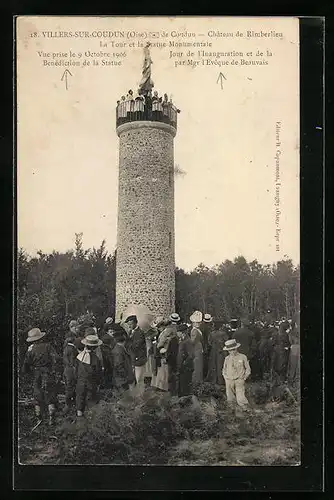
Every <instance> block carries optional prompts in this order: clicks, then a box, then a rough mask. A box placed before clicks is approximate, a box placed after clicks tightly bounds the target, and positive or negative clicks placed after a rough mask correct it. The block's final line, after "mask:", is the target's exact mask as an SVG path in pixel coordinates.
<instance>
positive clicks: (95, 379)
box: [76, 334, 102, 417]
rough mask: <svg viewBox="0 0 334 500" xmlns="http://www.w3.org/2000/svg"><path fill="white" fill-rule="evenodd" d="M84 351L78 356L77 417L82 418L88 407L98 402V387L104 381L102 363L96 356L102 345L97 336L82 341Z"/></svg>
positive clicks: (88, 336)
mask: <svg viewBox="0 0 334 500" xmlns="http://www.w3.org/2000/svg"><path fill="white" fill-rule="evenodd" d="M81 343H82V344H83V345H84V349H83V351H81V352H80V353H79V354H78V355H77V386H76V408H77V416H78V417H82V416H83V413H84V411H85V409H86V407H87V406H90V405H92V404H94V403H96V402H97V400H98V387H99V385H100V383H101V379H102V366H101V361H100V360H99V358H98V357H97V355H96V352H95V350H96V348H97V347H99V346H100V345H101V344H102V341H101V340H100V339H99V338H98V336H97V335H92V334H88V335H86V336H85V338H83V339H82V340H81Z"/></svg>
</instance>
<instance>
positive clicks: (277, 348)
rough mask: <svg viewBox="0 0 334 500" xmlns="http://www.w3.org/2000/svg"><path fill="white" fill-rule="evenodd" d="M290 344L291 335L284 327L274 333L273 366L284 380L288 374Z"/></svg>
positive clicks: (275, 371) (274, 370)
mask: <svg viewBox="0 0 334 500" xmlns="http://www.w3.org/2000/svg"><path fill="white" fill-rule="evenodd" d="M290 345H291V344H290V339H289V335H288V334H287V332H286V331H284V330H283V329H280V331H279V332H276V333H275V334H274V335H273V337H272V358H271V368H272V370H273V372H274V373H276V374H277V375H278V376H279V377H280V378H281V379H282V380H284V379H285V378H286V375H287V369H288V362H289V354H290Z"/></svg>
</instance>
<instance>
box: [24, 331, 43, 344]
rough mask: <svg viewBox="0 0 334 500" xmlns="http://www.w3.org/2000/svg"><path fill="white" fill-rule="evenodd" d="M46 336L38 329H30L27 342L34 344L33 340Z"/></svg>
mask: <svg viewBox="0 0 334 500" xmlns="http://www.w3.org/2000/svg"><path fill="white" fill-rule="evenodd" d="M44 335H46V332H41V330H40V329H39V328H32V330H29V332H28V337H27V342H34V341H35V340H39V339H41V338H42V337H44Z"/></svg>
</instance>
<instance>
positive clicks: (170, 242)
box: [168, 231, 172, 248]
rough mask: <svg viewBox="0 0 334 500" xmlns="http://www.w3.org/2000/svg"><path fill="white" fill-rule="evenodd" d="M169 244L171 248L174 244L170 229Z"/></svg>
mask: <svg viewBox="0 0 334 500" xmlns="http://www.w3.org/2000/svg"><path fill="white" fill-rule="evenodd" d="M168 238H169V239H168V246H169V248H171V246H172V233H171V232H170V231H169V234H168Z"/></svg>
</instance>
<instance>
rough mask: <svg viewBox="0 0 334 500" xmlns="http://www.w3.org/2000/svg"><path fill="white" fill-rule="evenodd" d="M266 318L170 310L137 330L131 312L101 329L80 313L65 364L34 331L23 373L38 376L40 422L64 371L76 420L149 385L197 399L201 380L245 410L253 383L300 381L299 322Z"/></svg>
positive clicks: (51, 412)
mask: <svg viewBox="0 0 334 500" xmlns="http://www.w3.org/2000/svg"><path fill="white" fill-rule="evenodd" d="M269 313H270V312H268V318H269V319H268V318H267V319H265V320H264V321H263V322H261V321H254V320H249V319H243V320H241V321H240V320H237V319H232V320H230V321H229V322H223V321H214V318H212V316H211V315H210V314H208V313H205V314H202V313H201V312H200V311H194V312H193V314H192V315H191V316H190V318H189V319H190V323H185V322H183V321H182V320H181V318H180V316H179V314H177V313H172V314H171V315H170V317H169V318H167V319H166V318H157V319H156V320H155V321H153V322H151V321H147V323H146V324H145V322H144V321H142V322H141V325H140V326H139V324H138V318H137V316H135V315H133V314H132V315H130V316H128V317H126V318H123V319H122V321H121V322H119V323H117V322H114V320H113V318H111V317H108V318H107V319H106V320H105V322H104V324H103V326H102V327H101V328H99V329H98V328H97V327H96V326H95V325H94V319H93V318H92V317H90V316H83V317H81V318H79V319H78V320H71V322H70V324H69V330H68V331H67V332H66V334H65V338H64V344H63V355H62V362H61V363H59V358H60V356H59V355H57V353H56V352H55V350H54V348H53V346H52V343H51V342H50V340H49V339H48V334H47V333H46V332H42V331H41V330H40V329H39V328H33V329H32V330H30V331H29V332H28V337H27V342H28V343H29V344H30V345H29V347H28V351H27V353H26V356H25V360H24V364H23V374H28V373H29V372H32V373H33V390H34V399H35V415H36V417H37V424H36V425H39V423H41V422H42V420H43V418H44V411H45V410H47V414H48V419H49V424H50V425H52V424H53V423H54V416H55V412H56V408H57V401H58V399H57V397H58V395H57V384H56V379H57V377H56V375H55V374H56V373H57V370H58V373H59V366H61V372H62V377H63V382H64V384H65V408H64V413H65V414H67V413H68V412H71V411H72V410H73V412H74V410H75V411H76V416H77V417H78V418H79V417H82V416H83V415H84V412H85V410H86V409H87V408H89V407H91V406H92V405H94V404H96V403H97V402H98V400H99V397H100V394H101V393H103V392H104V397H106V394H107V397H113V398H115V397H116V398H119V397H120V396H121V395H122V394H123V393H125V392H126V391H135V392H136V393H137V394H138V393H139V394H140V393H142V392H143V391H145V390H146V389H147V388H149V387H150V388H151V389H152V390H156V391H165V392H168V393H169V394H170V395H171V396H179V397H182V396H189V395H192V394H193V392H194V390H196V386H198V384H201V383H202V382H204V381H206V382H210V383H212V384H215V385H221V386H222V389H223V388H225V391H226V396H227V402H228V403H230V404H237V405H239V406H240V407H244V408H245V407H247V406H248V400H247V397H246V395H245V381H246V380H247V379H248V378H251V379H253V380H263V379H266V378H270V379H271V380H273V382H274V383H278V384H282V383H283V384H284V383H287V382H289V383H291V384H294V383H295V382H298V380H299V354H300V353H299V327H298V322H297V321H293V320H287V319H285V318H282V319H281V320H280V321H277V322H273V321H272V320H271V319H270V314H269ZM57 367H58V368H57ZM108 395H109V396H108Z"/></svg>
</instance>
